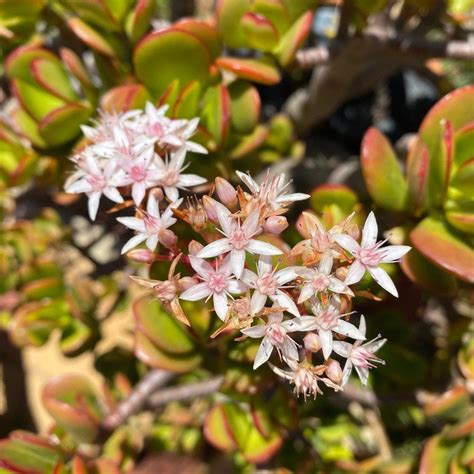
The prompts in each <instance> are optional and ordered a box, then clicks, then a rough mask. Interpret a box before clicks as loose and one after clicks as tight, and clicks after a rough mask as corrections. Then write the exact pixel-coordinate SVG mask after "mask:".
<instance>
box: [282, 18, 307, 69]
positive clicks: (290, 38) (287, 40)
mask: <svg viewBox="0 0 474 474" xmlns="http://www.w3.org/2000/svg"><path fill="white" fill-rule="evenodd" d="M312 24H313V12H312V11H307V12H306V13H304V14H303V15H301V16H300V18H298V20H296V21H295V22H294V23H293V25H292V26H291V28H290V29H289V30H288V31H287V32H286V33H285V34H284V35H283V37H282V38H281V41H280V43H279V44H278V47H277V48H276V50H275V51H274V53H275V55H276V56H277V58H278V62H279V63H280V64H281V65H282V66H283V67H287V66H288V65H289V64H291V62H292V61H293V59H294V57H295V54H296V52H297V51H298V49H299V48H300V47H301V46H302V44H303V43H304V42H305V40H306V38H307V37H308V35H309V33H310V31H311V25H312Z"/></svg>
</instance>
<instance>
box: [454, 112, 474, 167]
mask: <svg viewBox="0 0 474 474" xmlns="http://www.w3.org/2000/svg"><path fill="white" fill-rule="evenodd" d="M454 141H455V146H456V153H455V154H454V165H455V166H460V165H462V164H463V163H464V162H465V161H467V160H470V159H472V158H474V152H473V150H474V121H472V122H469V123H468V124H466V125H465V126H464V127H462V128H460V129H459V130H457V131H456V132H455V134H454Z"/></svg>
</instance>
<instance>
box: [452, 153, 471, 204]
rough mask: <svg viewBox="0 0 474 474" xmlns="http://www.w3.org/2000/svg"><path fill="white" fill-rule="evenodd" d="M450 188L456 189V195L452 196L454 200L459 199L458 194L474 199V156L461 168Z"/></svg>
mask: <svg viewBox="0 0 474 474" xmlns="http://www.w3.org/2000/svg"><path fill="white" fill-rule="evenodd" d="M473 153H474V148H473ZM450 188H454V189H455V191H456V194H455V195H453V196H452V197H453V199H456V198H457V197H459V196H458V194H462V195H465V196H466V197H467V198H469V199H474V156H473V157H472V158H470V159H469V160H466V161H464V162H463V163H462V165H461V166H459V168H458V169H457V172H456V174H455V175H454V177H453V179H452V180H451V184H450ZM448 195H449V196H451V195H452V189H450V190H449V193H448Z"/></svg>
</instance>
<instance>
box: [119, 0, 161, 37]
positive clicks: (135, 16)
mask: <svg viewBox="0 0 474 474" xmlns="http://www.w3.org/2000/svg"><path fill="white" fill-rule="evenodd" d="M155 6H156V5H155V2H154V1H153V0H138V2H137V4H136V5H135V8H134V9H133V10H132V11H131V12H130V14H129V15H128V17H127V20H126V22H125V31H126V33H127V36H128V37H129V38H130V40H131V41H132V42H134V43H135V42H136V41H138V40H139V39H140V38H141V37H142V36H143V35H144V34H145V33H146V32H147V31H148V29H149V28H150V20H151V18H152V16H153V13H154V12H155Z"/></svg>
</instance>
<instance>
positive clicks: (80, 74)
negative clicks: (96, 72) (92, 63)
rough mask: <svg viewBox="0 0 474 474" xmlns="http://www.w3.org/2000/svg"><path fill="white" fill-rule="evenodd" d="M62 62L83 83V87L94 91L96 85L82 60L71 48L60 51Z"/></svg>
mask: <svg viewBox="0 0 474 474" xmlns="http://www.w3.org/2000/svg"><path fill="white" fill-rule="evenodd" d="M59 54H60V56H61V59H62V61H63V62H64V64H65V65H66V67H67V68H68V69H69V71H70V72H71V74H72V75H73V76H74V77H75V78H76V79H77V80H78V81H79V82H80V83H81V85H82V87H84V88H86V89H92V88H93V87H94V85H93V84H92V81H91V78H90V77H89V73H88V72H87V69H86V67H85V65H84V63H83V62H82V60H81V58H80V57H79V56H78V55H77V54H76V53H75V52H74V51H73V50H72V49H69V48H61V49H60V50H59Z"/></svg>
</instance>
